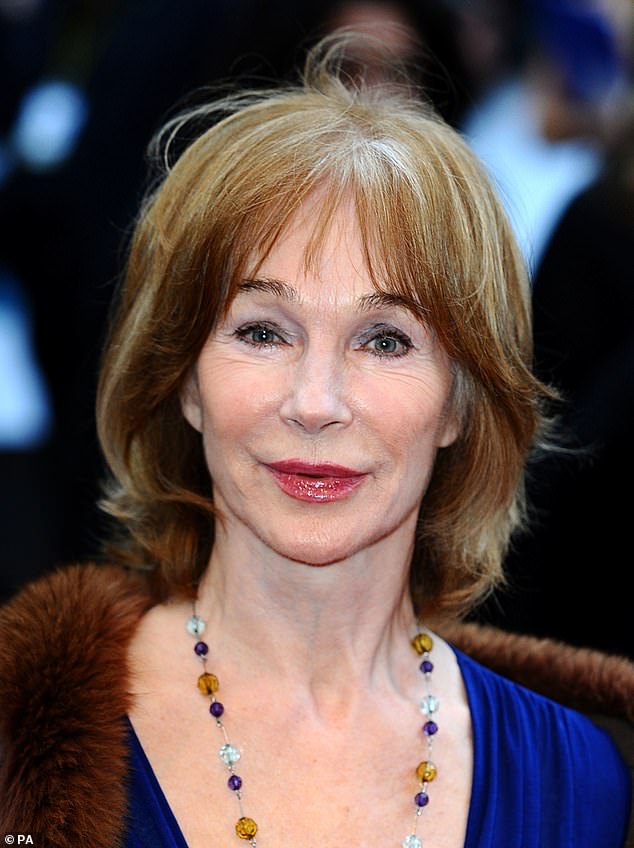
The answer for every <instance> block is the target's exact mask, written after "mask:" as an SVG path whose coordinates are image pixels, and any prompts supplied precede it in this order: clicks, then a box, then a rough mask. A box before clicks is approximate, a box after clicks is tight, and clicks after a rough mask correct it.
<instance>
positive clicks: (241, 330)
mask: <svg viewBox="0 0 634 848" xmlns="http://www.w3.org/2000/svg"><path fill="white" fill-rule="evenodd" d="M258 331H259V332H262V331H264V332H267V333H271V335H272V336H275V338H276V339H277V340H278V341H273V339H271V341H260V342H256V341H254V340H253V339H250V338H249V335H250V334H251V333H255V332H258ZM234 336H235V337H236V338H237V339H239V340H240V341H241V342H244V343H245V344H248V345H251V347H276V346H277V345H278V344H280V343H281V344H284V345H285V344H287V342H286V340H285V339H284V337H283V336H282V333H281V330H280V328H279V327H277V326H276V325H274V324H267V323H264V322H259V321H258V322H255V323H253V324H245V325H244V326H243V327H238V329H237V330H235V332H234Z"/></svg>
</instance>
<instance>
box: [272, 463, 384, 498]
mask: <svg viewBox="0 0 634 848" xmlns="http://www.w3.org/2000/svg"><path fill="white" fill-rule="evenodd" d="M266 467H267V468H268V469H269V471H270V472H271V474H272V475H273V478H274V480H275V482H276V483H277V484H278V486H279V487H280V489H281V490H282V491H283V492H285V493H286V494H287V495H289V496H290V497H292V498H295V499H296V500H300V501H312V502H314V503H331V502H333V501H339V500H344V499H345V498H347V497H349V496H350V495H351V494H352V492H354V491H355V489H357V488H358V487H359V486H360V485H361V484H362V483H363V481H364V480H365V478H366V477H367V474H366V473H365V472H363V471H357V470H356V469H354V468H347V467H346V466H344V465H337V464H335V463H332V462H320V463H308V462H302V461H301V460H296V459H287V460H282V461H280V462H272V463H270V464H268V465H267V466H266Z"/></svg>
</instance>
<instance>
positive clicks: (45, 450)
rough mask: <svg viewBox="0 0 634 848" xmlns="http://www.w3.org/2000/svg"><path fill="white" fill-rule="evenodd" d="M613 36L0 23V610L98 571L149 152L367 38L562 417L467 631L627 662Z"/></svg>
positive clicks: (259, 20)
mask: <svg viewBox="0 0 634 848" xmlns="http://www.w3.org/2000/svg"><path fill="white" fill-rule="evenodd" d="M632 18H633V6H632V3H631V0H418V1H417V2H402V3H399V2H379V0H375V2H370V0H368V2H335V0H319V2H314V0H302V2H298V0H296V1H295V2H291V1H290V0H268V2H256V0H179V2H178V3H176V2H169V1H168V0H0V78H1V79H2V88H1V90H0V499H1V501H0V502H1V506H2V508H1V509H0V562H1V568H0V599H6V598H8V597H10V596H11V595H12V594H13V593H14V592H15V591H17V589H18V588H19V587H20V586H21V585H23V584H24V583H25V582H26V581H27V580H30V579H32V578H34V577H36V576H38V575H39V574H42V573H44V572H45V571H47V570H49V569H51V568H53V567H55V566H56V565H58V564H62V563H68V562H73V561H84V560H87V559H90V558H94V557H97V556H98V555H99V549H100V536H101V533H102V524H101V519H100V517H99V512H98V510H97V508H96V507H95V502H96V500H97V498H98V495H99V480H100V478H101V476H102V474H103V467H102V463H101V458H100V455H99V450H98V446H97V441H96V435H95V429H94V419H93V406H94V395H95V385H96V371H97V367H98V360H99V353H100V348H101V344H102V341H103V338H104V333H105V328H106V323H107V314H108V308H109V303H110V300H111V297H112V294H113V291H114V288H115V286H116V283H117V278H118V275H119V273H120V271H121V268H122V264H123V261H124V257H125V249H126V241H127V237H128V233H129V228H130V224H131V221H132V220H133V217H134V214H135V211H136V208H137V206H138V203H139V200H140V198H141V196H142V193H143V189H144V187H145V179H146V159H145V150H146V147H147V144H148V142H149V140H150V138H151V136H152V134H153V133H154V132H155V131H156V130H157V129H158V128H159V126H160V125H161V124H162V122H163V121H164V120H165V118H166V117H167V116H168V115H170V114H173V112H174V108H175V106H177V105H178V104H180V105H183V103H184V102H185V100H184V99H185V98H186V97H187V95H188V94H189V93H190V92H192V91H193V90H196V89H200V88H201V87H204V86H206V85H211V84H215V83H216V82H218V81H219V80H226V79H235V78H240V79H242V80H244V81H247V82H248V83H249V84H251V85H265V84H268V83H270V82H271V81H275V80H280V79H286V78H289V77H290V76H291V75H292V74H293V69H294V68H295V67H296V66H297V64H298V62H300V61H301V57H302V54H303V52H304V51H305V49H306V48H307V47H308V46H310V45H311V44H312V43H313V42H314V41H315V40H316V39H317V38H318V37H320V36H321V35H323V34H324V33H325V32H328V31H330V30H332V29H334V28H336V27H338V26H355V27H361V28H363V27H367V26H369V27H372V28H374V30H375V31H376V30H377V28H378V31H379V32H380V33H381V37H382V38H383V39H384V40H386V41H389V42H390V43H391V45H392V47H393V50H394V52H395V53H396V54H398V55H400V56H402V57H403V58H404V59H405V60H406V61H407V62H409V63H411V64H412V66H414V67H416V69H417V71H416V74H417V78H418V82H420V83H421V85H422V86H423V88H424V90H425V91H426V93H427V96H428V97H429V98H430V99H431V100H432V102H433V103H434V105H435V106H436V108H437V109H438V111H439V112H440V113H441V114H442V115H443V117H444V118H445V119H446V120H447V121H448V122H449V123H451V124H452V125H453V126H454V127H455V128H456V129H458V130H459V131H460V132H461V133H463V134H464V136H465V137H466V139H467V140H468V141H469V143H470V144H471V145H472V146H473V148H474V150H475V151H476V152H477V153H478V155H479V156H480V157H481V158H482V160H483V161H484V163H485V164H486V166H487V168H488V169H489V171H490V173H491V175H492V177H493V179H494V181H495V182H496V184H497V186H498V189H499V191H500V193H501V196H502V198H503V200H504V202H505V204H506V206H507V210H508V214H509V216H510V218H511V221H512V223H513V226H514V227H515V230H516V233H517V237H518V239H519V242H520V245H521V247H522V250H523V252H524V255H525V258H526V262H527V264H528V267H529V269H530V272H531V279H532V292H533V302H534V303H533V305H534V315H535V336H536V367H537V369H538V372H539V373H540V375H541V376H542V377H543V378H544V379H546V380H548V381H549V382H553V383H555V384H556V385H557V386H558V387H559V388H560V390H561V393H562V396H563V398H564V402H563V403H562V406H561V409H560V416H561V432H562V439H563V441H564V442H565V444H566V446H567V448H568V450H566V451H564V452H561V453H556V454H553V455H551V456H548V457H544V458H541V459H539V460H536V461H535V462H534V463H533V464H532V466H531V469H530V478H529V484H528V487H529V495H530V499H531V504H532V507H531V512H532V531H531V533H530V534H524V535H523V536H521V537H519V538H518V539H517V540H516V542H515V544H514V547H513V549H512V551H511V552H510V554H509V557H508V563H507V567H508V573H509V588H508V589H507V590H506V591H505V592H503V593H500V594H498V595H496V596H495V598H493V599H491V600H490V601H489V602H487V604H486V605H485V606H484V607H483V608H482V609H481V610H480V612H479V613H478V617H479V618H480V619H481V620H484V621H488V622H491V623H494V624H497V625H500V626H502V627H505V628H508V629H511V630H515V631H521V632H527V633H533V634H536V635H547V636H552V637H555V638H560V639H565V640H566V641H568V642H572V643H574V644H578V645H587V646H591V647H597V648H602V649H604V650H608V651H612V652H616V653H621V654H626V655H628V656H630V657H634V638H633V632H634V629H633V628H632V625H631V619H632V616H633V613H634V607H633V603H632V593H631V591H630V590H629V589H628V584H629V580H628V573H629V571H630V570H632V568H633V566H634V557H633V556H632V553H631V551H630V544H629V541H630V540H629V521H630V520H631V519H630V514H631V512H632V505H633V499H632V495H631V491H630V490H631V487H632V484H633V481H634V447H633V436H634V427H633V426H632V425H633V424H634V309H633V306H634V279H633V273H632V269H633V268H634V238H633V236H634V109H633V101H634V98H633V87H632V47H633V44H634V41H633V39H632V33H633V22H632ZM363 58H364V57H360V59H361V60H363ZM365 72H366V73H367V74H368V75H369V76H370V77H372V76H373V75H374V76H376V78H377V79H380V78H381V75H382V73H383V72H384V69H382V68H373V67H370V66H368V67H367V68H366V71H365ZM483 485H486V481H483Z"/></svg>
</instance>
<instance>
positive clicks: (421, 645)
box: [412, 633, 434, 654]
mask: <svg viewBox="0 0 634 848" xmlns="http://www.w3.org/2000/svg"><path fill="white" fill-rule="evenodd" d="M412 645H413V647H414V650H415V651H416V653H417V654H424V653H427V652H429V651H431V649H432V648H433V647H434V643H433V640H432V638H431V636H429V635H428V634H427V633H418V634H417V635H416V636H414V638H413V639H412Z"/></svg>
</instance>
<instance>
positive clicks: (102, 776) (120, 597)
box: [0, 565, 634, 848]
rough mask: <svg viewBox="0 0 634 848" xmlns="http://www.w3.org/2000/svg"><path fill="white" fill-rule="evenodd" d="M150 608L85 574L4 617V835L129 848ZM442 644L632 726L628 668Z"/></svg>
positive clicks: (509, 645)
mask: <svg viewBox="0 0 634 848" xmlns="http://www.w3.org/2000/svg"><path fill="white" fill-rule="evenodd" d="M151 605H152V600H151V597H150V593H149V590H148V588H147V585H146V584H145V581H144V580H143V579H142V577H140V576H136V575H130V574H128V573H127V572H125V571H123V570H122V569H120V568H116V567H114V566H97V565H85V566H71V567H69V568H65V569H62V570H60V571H58V572H55V573H54V574H52V575H49V576H47V577H44V578H42V579H41V580H39V581H37V582H35V583H33V584H31V585H29V586H27V587H26V588H25V589H24V590H23V591H22V592H21V593H20V595H18V596H17V597H16V598H15V599H14V600H13V601H11V602H10V603H9V604H8V605H6V606H5V607H4V608H3V609H1V610H0V692H1V693H2V702H1V704H0V835H2V834H5V833H11V832H13V833H30V834H31V835H32V836H33V838H34V841H35V844H36V845H38V844H40V845H46V846H47V847H48V848H78V846H81V848H115V846H118V845H120V844H121V842H120V840H121V832H122V828H123V820H124V816H125V810H126V776H127V762H126V746H125V727H124V724H123V722H122V717H123V716H124V715H125V714H126V713H127V711H128V709H129V706H130V695H129V672H128V669H127V663H126V652H127V645H128V641H129V639H130V638H131V636H132V633H133V632H134V629H135V627H136V625H137V623H138V621H139V619H140V617H141V616H142V615H143V613H144V612H145V611H146V610H147V609H148V608H149V607H150V606H151ZM442 632H443V635H444V636H445V637H446V638H448V639H449V640H450V641H451V642H452V643H453V644H454V645H456V647H458V648H460V649H461V650H463V651H464V652H465V653H468V654H470V655H471V656H472V657H473V658H474V659H476V660H478V661H480V662H482V663H483V664H484V665H488V666H489V667H491V668H493V669H495V670H497V671H499V672H500V673H502V674H504V675H505V676H507V677H510V678H512V679H514V680H516V681H517V682H520V683H523V684H525V685H528V686H530V687H531V688H533V689H534V690H537V691H540V692H542V693H544V694H546V695H549V696H550V697H553V698H555V699H556V700H559V701H560V702H562V703H565V704H567V705H569V706H573V707H576V708H577V709H581V710H583V711H585V712H590V713H593V714H603V715H608V716H612V717H613V720H614V721H619V720H622V719H626V720H628V721H632V720H633V719H634V664H632V663H630V662H629V661H628V660H625V659H620V658H615V657H606V656H604V655H603V654H600V653H598V652H596V651H589V650H577V649H574V648H570V647H567V646H564V645H559V644H556V643H554V642H549V641H548V640H537V639H533V638H531V637H526V636H511V635H509V634H506V633H502V632H501V631H497V630H495V629H493V628H482V627H478V626H475V625H469V624H467V625H459V624H458V625H451V626H448V627H446V628H443V630H442ZM630 740H631V736H630ZM626 755H627V753H626ZM38 836H39V837H40V839H39V840H38V839H37V837H38ZM628 844H629V843H628Z"/></svg>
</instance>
